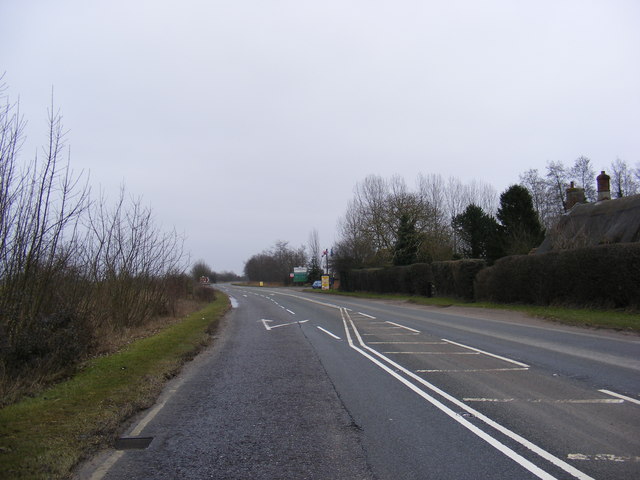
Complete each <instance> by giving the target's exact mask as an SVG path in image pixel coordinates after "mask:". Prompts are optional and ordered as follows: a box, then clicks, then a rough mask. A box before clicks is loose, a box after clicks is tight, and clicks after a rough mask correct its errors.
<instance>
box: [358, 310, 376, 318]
mask: <svg viewBox="0 0 640 480" xmlns="http://www.w3.org/2000/svg"><path fill="white" fill-rule="evenodd" d="M358 313H359V314H360V315H362V316H363V317H367V318H372V319H373V320H375V319H376V317H374V316H371V315H367V314H366V313H362V312H358Z"/></svg>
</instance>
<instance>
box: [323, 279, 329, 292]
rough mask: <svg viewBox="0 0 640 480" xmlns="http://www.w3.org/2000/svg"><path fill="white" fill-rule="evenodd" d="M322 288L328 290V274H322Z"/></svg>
mask: <svg viewBox="0 0 640 480" xmlns="http://www.w3.org/2000/svg"><path fill="white" fill-rule="evenodd" d="M322 289H323V290H329V275H322Z"/></svg>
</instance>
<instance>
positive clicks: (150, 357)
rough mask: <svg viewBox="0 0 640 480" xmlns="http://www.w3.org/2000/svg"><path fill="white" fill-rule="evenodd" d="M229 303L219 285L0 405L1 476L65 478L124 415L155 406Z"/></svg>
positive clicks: (107, 439) (107, 440) (109, 439)
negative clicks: (182, 311) (180, 314)
mask: <svg viewBox="0 0 640 480" xmlns="http://www.w3.org/2000/svg"><path fill="white" fill-rule="evenodd" d="M228 308H229V300H228V297H227V296H226V295H224V294H222V293H221V292H219V291H217V292H216V299H215V300H214V301H213V302H212V303H210V304H209V305H207V306H206V307H205V308H204V309H202V310H199V311H198V312H195V313H193V314H191V315H189V316H187V317H186V318H185V319H184V320H183V321H181V322H179V323H176V324H173V325H171V326H169V327H167V328H166V329H164V330H162V331H161V332H160V333H158V334H156V335H154V336H151V337H147V338H143V339H141V340H137V341H135V342H133V343H131V344H130V345H129V346H127V347H126V348H125V349H123V350H122V351H120V352H119V353H116V354H113V355H109V356H105V357H100V358H96V359H94V360H92V361H90V362H88V363H87V365H86V366H85V367H84V368H83V369H82V370H81V372H80V373H78V374H77V375H76V376H74V377H72V378H70V379H69V380H67V381H64V382H62V383H59V384H58V385H56V386H54V387H52V388H50V389H47V390H45V391H44V392H42V393H41V394H39V395H38V396H36V397H33V398H28V399H25V400H23V401H21V402H19V403H16V404H13V405H10V406H7V407H5V408H3V409H1V410H0V472H1V473H0V477H3V478H12V479H52V478H69V477H70V476H71V472H72V469H73V468H74V467H75V466H76V465H77V464H78V463H79V462H80V461H82V460H84V459H85V458H88V456H89V455H91V454H92V453H94V452H96V451H97V450H98V449H100V448H104V447H108V446H111V445H113V442H114V440H115V439H116V438H117V436H118V433H119V430H120V427H121V425H122V423H123V422H124V421H125V420H127V419H128V418H129V417H131V415H133V414H134V413H136V412H137V411H139V410H141V409H144V408H148V407H150V406H151V405H153V403H154V401H155V398H156V397H157V395H158V394H159V393H160V390H161V388H162V386H163V384H164V383H165V381H166V380H168V379H169V378H171V377H173V376H174V375H175V374H176V373H177V372H178V371H179V369H180V367H181V366H182V365H183V364H184V363H185V362H187V361H188V360H190V359H192V358H193V357H194V356H195V355H196V354H197V353H198V352H199V351H200V350H201V349H202V348H203V347H204V346H205V345H207V344H208V343H209V340H210V338H211V336H210V333H211V332H212V331H213V329H214V328H215V327H216V325H217V323H218V320H219V319H220V318H221V317H222V316H223V315H224V313H225V312H226V311H227V310H228Z"/></svg>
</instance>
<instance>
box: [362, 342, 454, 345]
mask: <svg viewBox="0 0 640 480" xmlns="http://www.w3.org/2000/svg"><path fill="white" fill-rule="evenodd" d="M369 345H447V342H369Z"/></svg>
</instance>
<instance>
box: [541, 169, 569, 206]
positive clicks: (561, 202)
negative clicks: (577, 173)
mask: <svg viewBox="0 0 640 480" xmlns="http://www.w3.org/2000/svg"><path fill="white" fill-rule="evenodd" d="M546 179H547V191H548V192H549V199H550V200H551V203H550V205H551V212H550V214H551V215H552V216H554V217H557V216H559V215H562V214H563V213H564V212H565V211H566V207H567V203H566V200H565V193H566V190H567V186H568V185H569V181H568V174H567V170H566V169H565V167H564V165H562V163H561V162H548V163H547V173H546Z"/></svg>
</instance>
